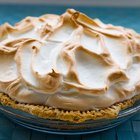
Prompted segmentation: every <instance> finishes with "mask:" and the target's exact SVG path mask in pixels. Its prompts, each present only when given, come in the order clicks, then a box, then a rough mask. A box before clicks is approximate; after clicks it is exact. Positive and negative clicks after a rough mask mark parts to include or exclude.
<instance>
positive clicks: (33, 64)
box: [0, 9, 140, 110]
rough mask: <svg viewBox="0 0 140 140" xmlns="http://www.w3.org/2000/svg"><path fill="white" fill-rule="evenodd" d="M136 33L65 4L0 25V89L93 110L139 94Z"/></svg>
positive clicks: (34, 100) (19, 97)
mask: <svg viewBox="0 0 140 140" xmlns="http://www.w3.org/2000/svg"><path fill="white" fill-rule="evenodd" d="M139 50H140V35H139V34H138V33H136V32H135V31H133V30H130V29H126V28H123V27H120V26H113V25H111V24H104V23H102V22H101V21H100V20H99V19H91V18H89V17H88V16H86V15H84V14H83V13H80V12H78V11H75V10H73V9H68V10H67V11H66V12H65V13H64V14H62V15H61V16H58V15H44V16H41V17H39V18H37V17H27V18H25V19H24V20H22V21H21V22H19V23H17V24H16V25H15V26H12V25H10V24H8V23H5V24H4V25H2V26H0V58H1V59H0V91H1V92H3V93H5V94H8V95H9V96H10V97H11V98H12V99H14V100H16V101H18V102H21V103H29V104H42V105H47V106H51V107H54V108H61V109H65V110H93V109H100V108H106V107H110V106H111V105H113V104H115V103H118V102H122V101H124V100H127V99H130V98H132V97H134V96H135V95H137V94H139V87H140V77H139V75H140V51H139Z"/></svg>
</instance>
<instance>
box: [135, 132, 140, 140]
mask: <svg viewBox="0 0 140 140" xmlns="http://www.w3.org/2000/svg"><path fill="white" fill-rule="evenodd" d="M134 138H135V140H140V132H134Z"/></svg>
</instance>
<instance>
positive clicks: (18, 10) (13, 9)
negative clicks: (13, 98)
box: [0, 4, 140, 140]
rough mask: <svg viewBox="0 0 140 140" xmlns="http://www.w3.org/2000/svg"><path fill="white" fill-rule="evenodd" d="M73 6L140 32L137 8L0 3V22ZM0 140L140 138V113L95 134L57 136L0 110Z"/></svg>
mask: <svg viewBox="0 0 140 140" xmlns="http://www.w3.org/2000/svg"><path fill="white" fill-rule="evenodd" d="M67 8H74V9H76V10H80V11H81V12H84V13H86V14H87V15H88V16H90V17H92V18H96V17H97V18H100V19H101V20H102V21H103V22H105V23H112V24H114V25H122V26H125V27H129V28H133V29H135V30H136V31H137V32H139V33H140V8H111V7H106V8H105V7H94V6H91V7H78V6H75V7H70V6H67V7H64V6H48V5H4V4H3V5H0V24H2V23H4V22H9V23H11V24H14V23H16V22H18V21H19V20H21V19H22V18H24V17H26V16H40V15H42V14H45V13H54V14H61V13H63V12H64V11H65V10H66V9H67ZM0 140H140V113H137V115H135V116H134V117H132V118H131V119H130V120H128V121H127V122H125V123H123V124H122V125H120V126H118V127H116V128H113V129H110V130H107V131H104V132H100V133H96V134H89V135H78V136H60V135H51V134H45V133H40V132H36V131H32V130H29V129H26V128H24V127H21V126H19V125H16V124H14V123H13V122H11V121H9V120H8V119H7V118H5V117H4V116H3V115H2V114H1V113H0Z"/></svg>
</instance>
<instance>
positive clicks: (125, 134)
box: [117, 131, 135, 140]
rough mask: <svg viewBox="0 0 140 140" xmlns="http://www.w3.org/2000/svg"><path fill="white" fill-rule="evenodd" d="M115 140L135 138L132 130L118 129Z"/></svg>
mask: <svg viewBox="0 0 140 140" xmlns="http://www.w3.org/2000/svg"><path fill="white" fill-rule="evenodd" d="M117 140H135V138H134V133H133V132H132V131H118V132H117Z"/></svg>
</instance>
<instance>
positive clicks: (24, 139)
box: [11, 125, 31, 140]
mask: <svg viewBox="0 0 140 140" xmlns="http://www.w3.org/2000/svg"><path fill="white" fill-rule="evenodd" d="M30 137H31V131H30V130H29V129H26V128H24V127H22V126H19V125H17V126H16V128H15V129H14V131H13V135H12V139H11V140H30Z"/></svg>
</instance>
